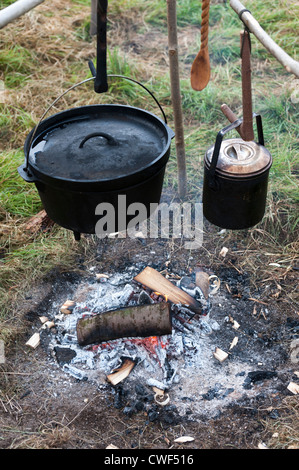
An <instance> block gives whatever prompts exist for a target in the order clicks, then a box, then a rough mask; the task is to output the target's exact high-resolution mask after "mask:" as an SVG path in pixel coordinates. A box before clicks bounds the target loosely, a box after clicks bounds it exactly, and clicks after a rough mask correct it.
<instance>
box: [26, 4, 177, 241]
mask: <svg viewBox="0 0 299 470" xmlns="http://www.w3.org/2000/svg"><path fill="white" fill-rule="evenodd" d="M96 6H97V67H96V68H95V67H94V65H93V62H92V61H89V68H90V70H91V72H92V75H93V76H92V78H89V79H86V80H83V81H82V82H80V83H78V84H76V85H73V86H72V87H71V88H69V90H66V91H65V92H64V93H62V94H61V95H60V96H59V97H58V98H56V100H55V101H54V102H53V103H52V104H51V105H50V106H49V108H48V109H47V110H46V111H45V113H44V114H43V116H42V118H41V120H40V122H39V123H38V125H37V126H36V127H35V128H34V129H33V130H32V131H31V132H30V134H29V135H28V137H27V139H26V141H25V146H24V151H25V163H24V165H21V166H20V167H19V169H18V171H19V174H20V175H21V176H22V178H24V180H25V181H27V182H29V183H35V185H36V188H37V190H38V192H39V195H40V198H41V201H42V203H43V206H44V209H45V210H46V212H47V214H48V216H49V217H50V219H52V220H53V221H54V222H56V223H57V224H58V225H61V226H62V227H65V228H67V229H70V230H72V231H73V232H74V234H75V238H76V239H79V238H80V234H81V233H97V234H98V235H100V236H103V235H106V234H108V233H111V232H118V231H124V230H126V228H127V226H128V224H129V222H130V221H131V220H132V219H133V217H134V214H133V215H131V214H128V208H129V207H130V206H131V204H133V203H139V204H142V208H143V210H142V215H141V216H142V217H144V218H147V217H149V216H150V214H151V210H154V205H155V204H157V203H159V200H160V196H161V191H162V185H163V177H164V171H165V166H166V163H167V161H168V158H169V154H170V143H171V139H172V138H173V137H174V133H173V132H172V130H171V129H170V128H169V127H168V126H167V121H166V116H165V113H164V111H163V109H162V107H161V106H160V104H159V102H158V101H157V100H156V98H155V97H154V95H153V94H152V93H151V91H150V90H148V89H147V88H146V87H145V86H144V85H142V84H141V83H139V82H137V81H136V80H134V79H132V78H129V77H124V76H122V75H107V67H106V62H107V37H106V36H107V6H108V2H107V0H97V5H96ZM107 77H118V78H124V79H126V80H130V81H132V82H134V83H137V84H138V85H140V86H141V87H142V88H144V89H145V90H146V91H147V92H148V93H149V94H150V95H151V96H152V98H153V99H154V100H155V102H156V104H157V105H158V106H159V108H160V111H161V112H162V115H163V117H164V122H163V121H162V120H161V119H160V118H158V117H157V116H155V115H154V114H152V113H149V112H147V111H144V110H142V109H139V108H133V107H131V106H123V105H91V106H82V107H78V108H74V109H70V110H67V111H63V112H61V113H58V114H55V115H54V116H52V117H50V118H47V119H45V120H44V121H43V119H44V117H45V115H46V114H47V113H48V111H49V110H50V109H51V108H52V107H53V106H54V105H55V104H56V103H57V101H58V100H59V99H60V98H61V97H62V96H64V95H65V94H66V93H68V92H69V91H70V90H72V89H74V88H75V87H77V86H79V85H81V84H83V83H85V82H88V81H89V80H94V91H95V92H96V93H104V92H105V91H107V90H108V82H107ZM120 196H123V197H124V198H125V199H124V198H122V199H121V203H120V202H119V201H120ZM100 204H102V205H103V204H105V207H106V208H107V207H108V208H109V207H112V209H114V210H113V212H112V211H111V212H110V213H109V217H108V219H109V220H108V219H107V223H106V225H108V226H107V227H104V226H102V227H101V233H99V228H98V227H99V225H98V222H99V220H100V219H102V217H103V213H102V212H101V210H102V209H101V210H98V207H99V205H100ZM108 205H110V206H108ZM101 207H102V206H101ZM139 207H140V206H139ZM137 210H138V208H137ZM141 216H140V217H139V218H138V222H140V221H141ZM111 219H113V220H111ZM96 227H97V228H96Z"/></svg>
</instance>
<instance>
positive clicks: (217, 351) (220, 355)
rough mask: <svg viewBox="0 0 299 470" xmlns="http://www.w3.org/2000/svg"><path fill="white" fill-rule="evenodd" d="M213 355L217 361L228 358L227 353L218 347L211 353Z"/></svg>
mask: <svg viewBox="0 0 299 470" xmlns="http://www.w3.org/2000/svg"><path fill="white" fill-rule="evenodd" d="M213 354H214V357H215V358H216V359H218V361H219V362H223V361H225V359H227V358H228V354H227V353H226V352H225V351H222V349H220V348H216V349H215V352H214V353H213Z"/></svg>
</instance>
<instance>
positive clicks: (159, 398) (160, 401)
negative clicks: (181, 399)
mask: <svg viewBox="0 0 299 470" xmlns="http://www.w3.org/2000/svg"><path fill="white" fill-rule="evenodd" d="M162 398H164V394H163V395H159V394H157V393H156V394H155V396H154V400H155V402H156V403H158V405H161V406H166V405H168V403H169V402H170V398H169V395H168V393H167V394H166V398H164V400H163V399H162Z"/></svg>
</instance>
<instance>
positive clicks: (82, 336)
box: [77, 302, 172, 346]
mask: <svg viewBox="0 0 299 470" xmlns="http://www.w3.org/2000/svg"><path fill="white" fill-rule="evenodd" d="M171 332H172V323H171V315H170V307H169V305H168V304H167V303H166V302H160V303H157V304H151V305H137V306H133V307H123V308H120V309H118V310H110V311H107V312H103V313H99V314H97V315H93V316H90V317H85V318H80V319H79V320H78V322H77V339H78V343H79V345H80V346H86V345H87V344H92V343H101V342H104V341H110V340H113V339H118V338H128V337H139V336H140V337H146V336H163V335H169V334H171Z"/></svg>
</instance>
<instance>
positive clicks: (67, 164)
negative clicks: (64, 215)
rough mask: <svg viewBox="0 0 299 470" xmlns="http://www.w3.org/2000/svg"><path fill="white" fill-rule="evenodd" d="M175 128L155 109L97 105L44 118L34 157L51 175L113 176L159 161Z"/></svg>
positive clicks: (90, 178)
mask: <svg viewBox="0 0 299 470" xmlns="http://www.w3.org/2000/svg"><path fill="white" fill-rule="evenodd" d="M169 130H170V129H169V128H168V126H166V125H165V124H164V123H163V121H162V120H160V119H159V118H157V117H156V116H155V115H153V114H151V113H149V112H147V111H143V110H140V109H139V108H132V107H130V106H122V105H92V106H83V107H81V108H74V109H73V110H68V111H67V112H62V113H58V114H57V115H55V116H52V117H51V118H48V119H46V120H45V121H43V123H42V126H41V131H38V132H37V136H36V138H35V139H34V142H33V143H32V145H31V148H30V152H29V162H30V165H31V166H33V168H37V169H38V171H39V172H41V173H43V174H46V175H48V176H50V177H55V178H61V179H65V180H71V181H74V180H76V181H84V182H85V181H87V182H88V181H90V182H91V181H109V180H115V179H120V178H124V177H127V176H128V175H133V174H136V173H138V172H140V171H142V170H144V169H146V168H147V167H150V166H151V165H153V164H155V162H157V161H159V159H161V158H162V156H163V155H164V153H165V149H167V148H168V146H169V145H170V139H171V137H172V136H171V135H170V134H169V132H168V131H169Z"/></svg>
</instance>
